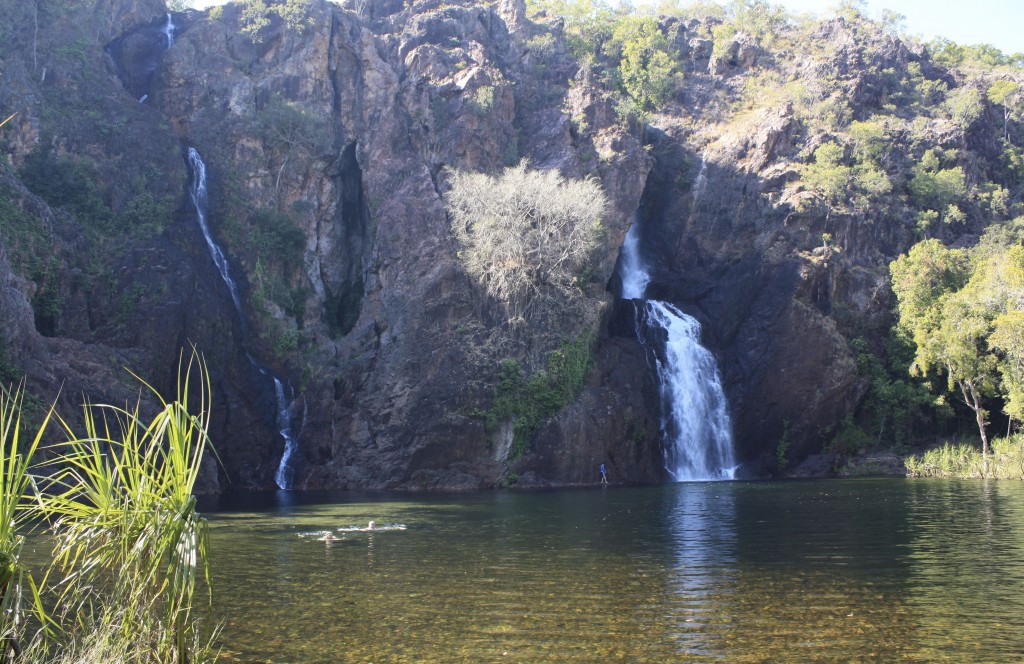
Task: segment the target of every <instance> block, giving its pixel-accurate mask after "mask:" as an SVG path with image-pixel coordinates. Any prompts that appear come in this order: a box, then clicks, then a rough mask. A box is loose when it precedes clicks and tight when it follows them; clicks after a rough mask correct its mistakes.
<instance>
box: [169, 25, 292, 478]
mask: <svg viewBox="0 0 1024 664" xmlns="http://www.w3.org/2000/svg"><path fill="white" fill-rule="evenodd" d="M169 16H170V15H168V17H169ZM168 38H170V35H169V36H168ZM188 164H189V170H190V171H191V173H192V181H191V183H190V186H189V193H190V194H191V197H192V205H193V206H194V207H195V210H196V221H198V222H199V228H200V229H201V230H202V231H203V238H204V239H205V240H206V247H207V249H208V250H209V251H210V258H212V259H213V263H214V265H215V266H216V267H217V271H218V272H219V273H220V277H221V279H223V280H224V284H225V285H226V286H227V287H228V291H229V292H230V293H231V301H232V302H233V303H234V305H235V312H236V313H237V314H238V319H239V321H240V322H241V323H242V327H243V329H244V328H245V314H244V311H243V309H242V301H241V298H240V297H239V295H238V286H237V285H236V284H235V280H234V279H232V278H231V271H230V269H229V266H228V261H227V258H225V256H224V252H223V251H221V248H220V246H218V245H217V243H216V242H215V241H214V239H213V235H212V234H211V233H210V227H209V225H208V224H207V220H206V212H207V192H206V163H205V162H203V159H202V157H200V156H199V152H198V151H197V150H196V149H195V148H193V147H189V149H188ZM245 356H246V357H247V358H248V359H249V362H250V363H252V365H253V366H254V367H255V368H256V369H258V370H259V372H260V374H262V375H264V376H269V377H270V378H271V379H272V380H273V382H274V398H275V403H276V404H277V418H276V422H277V429H278V432H279V433H280V434H281V438H282V439H283V440H284V453H283V454H282V455H281V462H280V463H279V464H278V467H277V473H276V474H275V476H274V481H275V482H277V486H278V487H279V488H281V489H285V490H287V489H290V488H291V487H292V481H293V479H294V474H295V469H294V467H293V464H292V457H293V456H294V454H295V451H296V449H298V443H297V442H296V440H295V438H294V436H293V435H292V414H291V408H290V403H289V402H290V399H289V398H288V397H287V396H286V394H285V386H284V384H283V383H282V382H281V379H280V378H278V377H277V376H275V375H273V374H272V373H270V372H269V371H268V370H267V369H265V368H264V367H262V366H260V365H259V363H258V362H256V360H255V359H254V358H253V357H252V356H251V355H249V353H248V351H246V353H245Z"/></svg>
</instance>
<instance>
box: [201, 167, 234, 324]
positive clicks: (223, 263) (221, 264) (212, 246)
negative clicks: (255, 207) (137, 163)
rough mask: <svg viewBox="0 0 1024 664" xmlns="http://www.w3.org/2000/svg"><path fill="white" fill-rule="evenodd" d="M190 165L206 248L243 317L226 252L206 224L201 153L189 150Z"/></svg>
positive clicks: (204, 181)
mask: <svg viewBox="0 0 1024 664" xmlns="http://www.w3.org/2000/svg"><path fill="white" fill-rule="evenodd" d="M188 163H189V165H190V166H191V167H192V187H191V194H192V205H194V206H195V209H196V219H197V220H198V221H199V228H200V229H202V231H203V238H205V239H206V247H207V248H208V249H209V250H210V257H211V258H213V264H214V265H216V266H217V271H218V272H220V277H221V279H223V280H224V283H225V284H227V287H228V291H230V292H231V301H232V302H234V303H235V310H236V311H237V312H238V313H239V315H241V313H242V301H241V300H240V299H239V297H238V287H237V286H235V280H234V279H232V278H231V271H230V270H229V268H228V261H227V259H226V258H225V257H224V252H223V251H221V250H220V247H219V246H217V243H216V242H214V241H213V236H212V235H210V226H209V225H208V224H207V223H206V164H205V163H204V162H203V159H202V157H200V156H199V152H198V151H197V150H196V149H195V148H193V147H190V148H189V149H188Z"/></svg>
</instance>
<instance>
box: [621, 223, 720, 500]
mask: <svg viewBox="0 0 1024 664" xmlns="http://www.w3.org/2000/svg"><path fill="white" fill-rule="evenodd" d="M639 241H640V238H639V233H638V228H637V224H635V223H634V224H633V226H632V227H631V228H630V229H629V233H627V234H626V239H625V241H624V242H623V244H622V255H621V257H620V260H619V277H620V278H621V279H622V297H623V298H624V299H632V300H640V302H638V303H637V310H638V314H639V315H638V316H637V329H636V333H637V338H638V339H639V340H640V342H641V343H644V344H645V345H647V344H648V343H649V342H653V341H655V340H656V339H661V338H662V337H664V343H665V352H664V356H661V355H657V357H658V360H657V372H658V381H659V383H660V387H661V430H662V435H663V436H664V438H665V445H666V449H665V469H666V470H668V472H669V473H670V474H671V475H672V477H673V479H675V480H676V481H684V480H722V479H733V477H734V474H735V470H736V463H735V461H734V458H733V452H732V423H731V421H730V420H729V408H728V402H727V401H726V398H725V393H724V392H723V391H722V381H721V379H720V378H719V375H718V366H717V364H716V363H715V358H714V356H713V355H712V354H711V353H710V352H709V351H708V350H707V349H706V348H704V347H703V346H701V344H700V323H698V322H697V320H696V319H695V318H693V317H692V316H688V315H686V314H684V313H683V312H682V311H680V310H679V309H677V308H676V307H675V306H673V305H672V304H669V303H668V302H661V301H659V300H644V299H643V296H644V291H645V290H646V288H647V284H648V282H649V281H650V274H649V273H648V272H647V268H646V267H645V266H644V264H643V259H642V258H641V256H640V242H639ZM641 312H642V313H641ZM652 333H653V334H652Z"/></svg>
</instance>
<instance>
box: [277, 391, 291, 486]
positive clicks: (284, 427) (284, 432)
mask: <svg viewBox="0 0 1024 664" xmlns="http://www.w3.org/2000/svg"><path fill="white" fill-rule="evenodd" d="M274 395H275V396H276V397H277V427H278V432H279V433H280V434H281V438H283V439H284V453H283V454H282V455H281V463H280V464H278V466H277V474H276V475H275V476H274V481H275V482H277V486H278V487H279V488H281V489H288V488H290V487H291V485H292V477H293V476H294V474H295V469H294V468H292V455H293V454H295V439H294V438H292V411H291V409H290V408H289V407H288V398H287V397H286V396H285V393H284V384H283V383H281V380H280V379H279V378H278V377H277V376H275V377H274Z"/></svg>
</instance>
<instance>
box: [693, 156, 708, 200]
mask: <svg viewBox="0 0 1024 664" xmlns="http://www.w3.org/2000/svg"><path fill="white" fill-rule="evenodd" d="M707 173H708V159H707V157H705V156H701V158H700V170H699V171H697V177H695V178H694V179H693V200H694V201H696V200H697V199H698V198H700V195H701V194H702V193H704V185H706V184H707V181H708V175H707Z"/></svg>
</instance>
